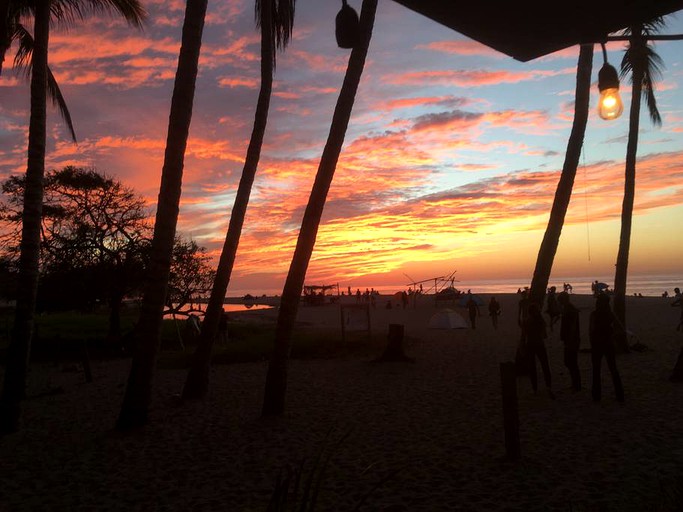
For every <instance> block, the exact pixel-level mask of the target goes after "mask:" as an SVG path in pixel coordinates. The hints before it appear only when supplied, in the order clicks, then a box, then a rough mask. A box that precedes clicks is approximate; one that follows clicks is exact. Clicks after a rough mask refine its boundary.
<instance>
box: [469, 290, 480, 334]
mask: <svg viewBox="0 0 683 512" xmlns="http://www.w3.org/2000/svg"><path fill="white" fill-rule="evenodd" d="M466 307H467V312H468V313H469V316H470V325H472V329H476V328H477V317H478V316H480V315H481V313H480V312H479V304H477V301H475V300H474V297H472V295H470V298H469V300H468V301H467V304H466Z"/></svg>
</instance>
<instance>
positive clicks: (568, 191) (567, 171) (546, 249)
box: [530, 44, 593, 307]
mask: <svg viewBox="0 0 683 512" xmlns="http://www.w3.org/2000/svg"><path fill="white" fill-rule="evenodd" d="M592 70H593V45H589V44H584V45H581V50H580V52H579V60H578V63H577V69H576V99H575V106H574V124H573V125H572V131H571V134H570V135H569V141H568V142H567V154H566V155H565V159H564V165H563V167H562V175H561V176H560V181H559V183H558V184H557V190H556V191H555V199H554V201H553V207H552V210H551V211H550V219H548V226H547V228H546V230H545V235H544V236H543V242H541V248H540V249H539V251H538V258H537V259H536V268H535V270H534V277H533V279H532V281H531V292H530V299H531V301H532V302H536V303H537V304H539V305H540V306H541V307H542V306H543V301H544V299H545V291H546V288H547V287H548V280H549V279H550V272H551V271H552V268H553V261H554V259H555V253H556V252H557V247H558V245H559V243H560V235H561V233H562V226H563V225H564V218H565V216H566V214H567V208H568V207H569V200H570V199H571V196H572V188H573V187H574V178H575V177H576V169H577V167H578V165H579V158H580V156H581V147H582V146H583V138H584V135H585V133H586V124H587V123H588V105H589V102H590V101H589V100H590V84H591V73H592Z"/></svg>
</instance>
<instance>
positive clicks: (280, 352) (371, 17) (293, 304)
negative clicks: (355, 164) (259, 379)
mask: <svg viewBox="0 0 683 512" xmlns="http://www.w3.org/2000/svg"><path fill="white" fill-rule="evenodd" d="M376 12H377V0H363V4H362V7H361V15H360V30H359V31H360V37H359V40H358V43H357V44H356V45H355V46H354V48H353V50H352V51H351V56H350V57H349V62H348V66H347V68H346V75H345V76H344V83H343V84H342V88H341V90H340V91H339V98H338V99H337V105H336V107H335V109H334V115H333V117H332V124H331V126H330V133H329V135H328V137H327V143H326V144H325V149H324V150H323V154H322V157H321V159H320V164H319V165H318V172H317V174H316V177H315V182H314V184H313V189H312V190H311V195H310V197H309V199H308V205H307V206H306V211H305V212H304V218H303V222H302V224H301V231H300V232H299V237H298V239H297V244H296V249H295V250H294V256H293V258H292V262H291V264H290V267H289V273H288V274H287V280H286V281H285V286H284V289H283V291H282V298H281V300H280V311H279V314H278V319H277V327H276V330H275V343H274V347H273V352H272V355H271V358H270V364H269V365H268V374H267V376H266V386H265V392H264V398H263V409H262V413H263V415H264V416H271V415H281V414H283V413H284V410H285V394H286V390H287V363H288V358H289V352H290V349H291V338H292V328H293V327H294V321H295V320H296V315H297V311H298V309H299V301H300V299H301V290H302V289H303V285H304V279H305V277H306V270H307V269H308V264H309V262H310V260H311V254H312V253H313V248H314V246H315V239H316V236H317V234H318V227H319V226H320V218H321V216H322V213H323V208H324V206H325V200H326V198H327V192H328V191H329V189H330V185H331V183H332V178H333V177H334V171H335V169H336V167H337V161H338V160H339V154H340V153H341V149H342V145H343V144H344V137H345V135H346V129H347V127H348V125H349V119H350V117H351V111H352V109H353V104H354V101H355V98H356V91H357V90H358V84H359V82H360V79H361V76H362V74H363V68H364V66H365V58H366V56H367V53H368V48H369V46H370V39H371V38H372V29H373V25H374V22H375V13H376Z"/></svg>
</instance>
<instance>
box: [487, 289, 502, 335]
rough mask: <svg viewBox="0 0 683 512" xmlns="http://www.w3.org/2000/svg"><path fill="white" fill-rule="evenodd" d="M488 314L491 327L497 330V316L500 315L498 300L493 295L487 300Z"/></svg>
mask: <svg viewBox="0 0 683 512" xmlns="http://www.w3.org/2000/svg"><path fill="white" fill-rule="evenodd" d="M489 315H490V316H491V323H492V324H493V328H494V329H496V330H498V317H499V316H500V302H498V301H497V300H496V298H495V297H491V300H490V301H489Z"/></svg>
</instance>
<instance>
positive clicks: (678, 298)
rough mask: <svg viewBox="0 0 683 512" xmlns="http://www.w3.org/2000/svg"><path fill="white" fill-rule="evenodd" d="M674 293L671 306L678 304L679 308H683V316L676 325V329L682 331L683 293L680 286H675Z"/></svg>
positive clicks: (682, 310)
mask: <svg viewBox="0 0 683 512" xmlns="http://www.w3.org/2000/svg"><path fill="white" fill-rule="evenodd" d="M674 293H675V295H674V301H673V302H672V303H671V306H672V307H676V306H678V307H679V308H681V316H680V318H679V320H678V325H677V326H676V330H677V331H680V330H681V329H683V294H681V289H680V288H674Z"/></svg>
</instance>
